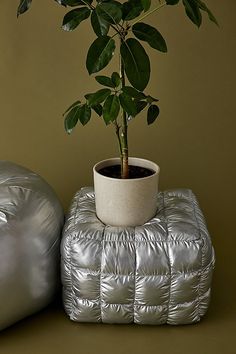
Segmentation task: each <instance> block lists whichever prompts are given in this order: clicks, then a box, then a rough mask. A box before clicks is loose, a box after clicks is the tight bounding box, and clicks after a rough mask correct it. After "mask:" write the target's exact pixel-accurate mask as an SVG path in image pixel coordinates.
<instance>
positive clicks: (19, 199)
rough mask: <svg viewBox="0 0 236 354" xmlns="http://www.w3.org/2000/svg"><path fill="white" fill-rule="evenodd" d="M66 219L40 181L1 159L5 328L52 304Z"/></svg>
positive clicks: (0, 279)
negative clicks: (62, 230) (62, 232)
mask: <svg viewBox="0 0 236 354" xmlns="http://www.w3.org/2000/svg"><path fill="white" fill-rule="evenodd" d="M63 221H64V215H63V210H62V207H61V205H60V203H59V202H58V199H57V197H56V196H55V194H54V192H53V191H52V189H51V188H50V186H49V185H48V184H47V183H46V182H45V181H44V180H43V179H42V178H41V177H39V176H38V175H36V174H35V173H33V172H31V171H29V170H27V169H25V168H23V167H20V166H18V165H15V164H13V163H11V162H7V161H0V329H3V328H5V327H7V326H9V325H11V324H13V323H14V322H16V321H18V320H20V319H22V318H24V317H26V316H28V315H31V314H32V313H34V312H36V311H38V310H40V309H42V308H43V307H44V306H46V305H47V304H48V303H49V302H50V301H51V300H52V297H53V295H54V294H55V291H56V289H57V287H58V285H59V281H58V280H60V279H59V278H60V277H59V270H60V267H59V262H60V257H59V255H60V248H59V245H60V234H61V228H62V225H63Z"/></svg>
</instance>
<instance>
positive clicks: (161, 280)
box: [61, 188, 214, 325]
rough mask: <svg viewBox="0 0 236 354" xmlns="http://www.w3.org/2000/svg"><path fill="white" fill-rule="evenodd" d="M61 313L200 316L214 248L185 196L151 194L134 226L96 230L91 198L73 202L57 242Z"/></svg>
mask: <svg viewBox="0 0 236 354" xmlns="http://www.w3.org/2000/svg"><path fill="white" fill-rule="evenodd" d="M61 255H62V262H61V268H62V283H63V298H64V307H65V310H66V312H67V314H68V315H69V317H70V319H71V320H73V321H79V322H104V323H132V322H134V323H138V324H153V325H157V324H164V323H168V324H172V325H178V324H189V323H194V322H198V321H199V320H200V319H201V317H202V316H203V315H204V314H205V313H206V310H207V308H208V305H209V300H210V291H211V289H210V286H211V277H212V271H213V267H214V250H213V247H212V244H211V240H210V237H209V234H208V231H207V228H206V224H205V221H204V217H203V215H202V212H201V210H200V208H199V206H198V202H197V200H196V198H195V196H194V195H193V193H192V192H191V191H190V190H184V189H179V190H171V191H165V192H160V193H159V194H158V212H157V214H156V216H155V217H154V218H153V219H151V220H150V221H149V222H147V223H146V224H144V225H142V226H137V227H126V228H119V227H114V226H108V225H104V224H103V223H102V222H101V221H100V220H99V219H98V218H97V216H96V213H95V203H94V192H93V189H91V188H83V189H82V190H80V191H79V192H78V193H77V194H76V195H75V197H74V200H73V203H72V206H71V209H70V212H69V215H68V218H67V221H66V224H65V227H64V232H63V239H62V243H61Z"/></svg>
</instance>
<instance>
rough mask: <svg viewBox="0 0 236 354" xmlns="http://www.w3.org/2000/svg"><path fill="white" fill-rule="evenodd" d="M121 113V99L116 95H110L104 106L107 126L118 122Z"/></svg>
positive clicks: (104, 117)
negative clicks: (115, 121)
mask: <svg viewBox="0 0 236 354" xmlns="http://www.w3.org/2000/svg"><path fill="white" fill-rule="evenodd" d="M119 111H120V102H119V98H118V97H117V96H116V95H110V96H108V97H107V98H106V101H105V103H104V105H103V119H104V121H105V123H106V124H109V123H111V122H113V121H114V120H116V118H117V116H118V114H119Z"/></svg>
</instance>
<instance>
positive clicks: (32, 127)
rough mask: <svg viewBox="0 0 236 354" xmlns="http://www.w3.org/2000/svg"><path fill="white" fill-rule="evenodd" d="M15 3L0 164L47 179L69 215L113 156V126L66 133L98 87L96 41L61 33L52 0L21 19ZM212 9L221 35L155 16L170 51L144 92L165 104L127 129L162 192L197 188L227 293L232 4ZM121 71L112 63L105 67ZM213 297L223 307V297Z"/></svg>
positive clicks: (0, 49) (3, 13)
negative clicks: (81, 102)
mask: <svg viewBox="0 0 236 354" xmlns="http://www.w3.org/2000/svg"><path fill="white" fill-rule="evenodd" d="M18 2H19V1H18V0H11V1H9V0H1V6H0V90H1V92H0V100H1V115H0V117H1V118H0V122H1V130H0V152H1V154H0V158H1V159H3V160H5V159H7V160H11V161H14V162H16V163H19V164H21V165H24V166H26V167H28V168H30V169H32V170H34V171H36V172H38V173H39V174H41V175H42V176H44V178H45V179H46V180H48V182H49V183H50V184H51V185H52V186H53V187H54V189H55V190H56V192H57V194H58V196H59V197H60V199H61V201H62V202H63V204H64V206H65V208H67V206H68V204H69V201H70V200H71V198H72V195H73V193H74V192H75V191H76V190H78V189H79V188H80V187H82V186H84V185H91V184H92V174H91V169H92V166H93V164H94V163H95V162H97V161H98V160H101V159H104V158H107V157H112V156H115V155H117V150H116V141H115V138H114V132H113V129H112V127H110V126H109V127H105V125H104V124H103V122H102V120H101V119H98V118H97V117H95V116H94V117H93V119H92V121H91V122H90V123H89V124H88V125H87V126H86V127H82V126H78V127H77V128H76V130H75V131H74V132H73V134H72V135H71V136H68V135H66V133H65V132H64V130H63V118H62V112H63V111H64V110H65V109H66V108H67V107H68V106H69V105H70V104H71V103H72V102H74V101H75V100H76V99H78V98H80V97H81V96H82V95H83V94H84V93H87V92H92V91H93V90H95V89H96V87H97V85H96V83H95V82H94V79H93V78H92V77H88V74H87V72H86V69H85V58H86V53H87V47H88V45H89V44H90V43H91V41H92V40H93V39H94V35H93V34H92V33H91V31H90V30H89V27H88V25H87V24H86V23H83V24H81V25H80V29H79V30H76V31H74V32H71V33H67V32H63V31H62V30H61V29H60V24H61V20H62V17H63V14H64V12H65V10H64V8H63V7H60V6H58V5H57V4H56V3H55V2H54V1H53V0H40V1H37V0H34V1H33V5H32V8H31V10H30V11H29V12H28V13H26V14H25V15H23V16H21V17H20V18H19V19H18V20H17V19H16V8H17V4H18ZM207 4H208V5H209V7H210V8H211V9H212V11H213V12H214V13H215V15H216V17H217V19H218V21H219V23H220V28H217V26H215V25H214V24H213V23H210V22H209V21H205V22H204V24H203V26H202V27H201V28H200V29H199V30H198V29H197V28H196V27H195V26H193V25H192V24H191V23H190V21H189V20H188V19H187V18H186V16H185V15H184V12H183V8H182V6H178V7H176V6H174V7H168V8H163V9H162V10H161V11H160V12H159V13H156V14H154V15H152V16H151V17H150V20H149V21H150V23H153V24H155V25H156V26H157V27H158V28H159V29H160V31H161V33H162V34H163V36H164V37H165V38H166V41H167V44H168V48H169V52H168V54H161V53H159V52H156V51H154V50H149V48H147V50H148V53H150V55H151V60H152V78H151V81H150V85H149V88H148V91H149V92H150V93H151V94H152V95H154V96H157V97H158V98H159V99H160V109H161V115H160V117H159V119H158V121H157V122H156V123H155V124H154V125H153V126H149V127H148V126H147V125H146V122H145V117H144V116H143V117H142V116H139V117H137V118H136V119H135V120H134V121H133V122H132V123H131V124H130V155H133V156H139V157H145V158H149V159H151V160H154V161H156V162H157V163H158V164H159V165H160V167H161V180H160V188H161V189H166V188H174V187H188V188H192V189H193V191H194V192H195V194H196V195H197V196H198V198H199V201H200V204H201V207H202V209H203V210H204V213H205V215H206V218H207V222H208V226H209V230H210V232H211V234H212V237H213V241H214V244H215V248H216V251H217V257H218V262H217V272H216V277H215V279H216V280H215V282H216V283H217V287H218V288H224V289H227V286H228V285H227V281H228V278H229V276H230V272H232V271H234V270H233V269H232V267H231V262H232V258H233V252H234V247H235V246H236V241H235V237H234V231H235V228H233V222H235V217H234V212H235V198H236V196H235V190H234V189H233V181H235V180H236V170H235V151H236V149H235V141H236V140H235V130H236V119H235V111H236V107H235V106H236V92H235V83H236V75H235V73H236V71H235V63H236V45H235V44H236V21H235V13H236V1H235V0H224V1H222V0H208V1H207ZM205 19H206V18H205ZM116 65H117V61H116V60H114V61H113V64H112V65H110V67H109V70H116ZM228 290H230V289H229V288H228ZM230 294H232V293H231V292H230V291H228V292H227V294H226V295H225V296H226V298H227V297H228V296H229V297H230V296H233V295H230ZM214 296H215V299H216V300H215V301H218V302H217V304H221V303H222V302H223V300H221V297H220V295H218V293H217V291H215V295H214ZM226 298H225V300H226ZM227 299H228V298H227ZM227 301H228V300H227Z"/></svg>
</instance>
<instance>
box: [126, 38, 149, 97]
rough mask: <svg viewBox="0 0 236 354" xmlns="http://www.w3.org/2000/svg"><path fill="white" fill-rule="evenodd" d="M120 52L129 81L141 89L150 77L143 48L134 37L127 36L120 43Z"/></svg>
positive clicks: (147, 61) (147, 59) (147, 60)
mask: <svg viewBox="0 0 236 354" xmlns="http://www.w3.org/2000/svg"><path fill="white" fill-rule="evenodd" d="M120 53H121V57H122V60H123V62H124V66H125V73H126V75H127V77H128V79H129V82H130V83H131V85H132V86H134V88H136V89H137V90H139V91H143V90H144V89H145V87H146V86H147V84H148V82H149V79H150V61H149V58H148V56H147V53H146V52H145V50H144V48H143V47H142V45H141V44H140V43H139V42H138V41H137V40H136V39H135V38H128V39H127V40H126V41H125V42H123V43H122V45H121V48H120Z"/></svg>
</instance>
